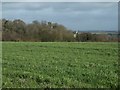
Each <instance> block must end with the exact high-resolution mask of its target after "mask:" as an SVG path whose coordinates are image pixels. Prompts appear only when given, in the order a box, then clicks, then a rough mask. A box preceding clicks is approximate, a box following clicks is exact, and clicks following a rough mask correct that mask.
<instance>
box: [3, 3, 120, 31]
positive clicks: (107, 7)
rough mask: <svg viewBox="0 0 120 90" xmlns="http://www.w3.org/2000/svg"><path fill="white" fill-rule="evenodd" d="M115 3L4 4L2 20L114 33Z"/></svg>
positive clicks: (115, 27) (116, 13) (115, 20)
mask: <svg viewBox="0 0 120 90" xmlns="http://www.w3.org/2000/svg"><path fill="white" fill-rule="evenodd" d="M117 8H118V7H117V3H110V2H99V3H97V2H94V3H93V2H81V3H76V2H74V3H71V2H59V3H58V2H54V3H52V2H51V3H48V2H44V3H43V2H40V3H35V2H32V3H30V2H29V3H28V2H21V3H17V2H16V3H13V2H11V3H10V2H9V3H8V2H7V3H3V18H7V19H12V20H13V19H17V18H20V19H23V20H25V21H26V22H31V21H33V20H39V21H41V20H47V21H52V22H58V23H61V24H64V25H65V26H66V27H68V28H70V29H73V30H98V29H99V30H117V22H118V18H117V15H118V11H117Z"/></svg>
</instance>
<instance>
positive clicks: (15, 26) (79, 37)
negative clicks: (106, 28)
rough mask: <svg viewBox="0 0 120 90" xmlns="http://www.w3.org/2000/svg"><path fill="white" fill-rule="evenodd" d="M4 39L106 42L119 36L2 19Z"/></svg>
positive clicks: (50, 24)
mask: <svg viewBox="0 0 120 90" xmlns="http://www.w3.org/2000/svg"><path fill="white" fill-rule="evenodd" d="M0 23H2V25H0V26H2V30H0V32H1V31H2V41H40V42H73V41H78V42H86V41H91V42H96V41H97V42H100V41H101V42H104V41H118V38H117V37H113V36H110V35H106V34H99V35H97V34H91V33H78V34H76V37H74V35H75V33H74V32H73V31H72V30H69V29H67V28H66V27H65V26H63V25H61V24H58V23H52V22H47V21H41V22H39V21H37V20H35V21H33V22H32V23H25V22H24V21H22V20H20V19H16V20H13V21H12V20H6V19H2V20H0Z"/></svg>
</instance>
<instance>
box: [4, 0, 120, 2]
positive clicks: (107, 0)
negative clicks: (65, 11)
mask: <svg viewBox="0 0 120 90" xmlns="http://www.w3.org/2000/svg"><path fill="white" fill-rule="evenodd" d="M118 1H119V0H20V1H18V0H2V2H118Z"/></svg>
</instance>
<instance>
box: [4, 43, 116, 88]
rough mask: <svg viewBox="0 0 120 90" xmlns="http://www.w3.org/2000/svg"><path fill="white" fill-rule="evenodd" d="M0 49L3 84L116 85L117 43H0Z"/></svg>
mask: <svg viewBox="0 0 120 90" xmlns="http://www.w3.org/2000/svg"><path fill="white" fill-rule="evenodd" d="M2 49H3V52H2V60H3V61H2V62H3V64H2V65H3V66H2V69H3V72H2V73H3V87H26V88H27V87H31V88H35V87H37V88H46V87H48V88H50V87H52V88H58V87H59V88H71V87H72V88H74V87H75V88H83V87H85V88H96V87H101V88H107V87H108V88H110V87H117V83H118V76H117V72H118V44H117V43H102V42H100V43H90V42H88V43H67V42H62V43H61V42H54V43H50V42H44V43H43V42H42V43H39V42H3V43H2Z"/></svg>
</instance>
